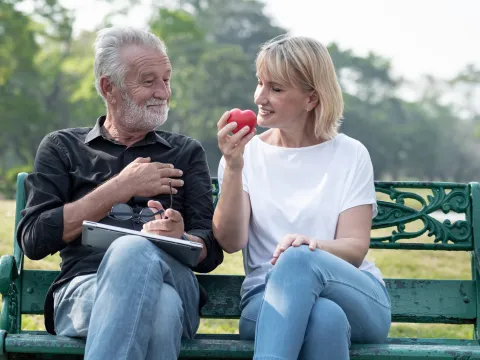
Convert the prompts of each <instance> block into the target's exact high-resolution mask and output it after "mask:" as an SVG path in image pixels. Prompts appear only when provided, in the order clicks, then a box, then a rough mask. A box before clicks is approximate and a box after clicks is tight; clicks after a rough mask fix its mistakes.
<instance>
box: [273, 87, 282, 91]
mask: <svg viewBox="0 0 480 360" xmlns="http://www.w3.org/2000/svg"><path fill="white" fill-rule="evenodd" d="M272 90H273V91H275V92H280V91H282V89H279V88H276V87H272Z"/></svg>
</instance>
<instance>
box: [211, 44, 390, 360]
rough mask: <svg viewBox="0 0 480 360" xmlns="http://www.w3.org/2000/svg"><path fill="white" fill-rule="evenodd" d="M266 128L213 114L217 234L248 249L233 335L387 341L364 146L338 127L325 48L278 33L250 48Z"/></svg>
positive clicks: (305, 350) (262, 347)
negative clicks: (372, 248) (372, 258)
mask: <svg viewBox="0 0 480 360" xmlns="http://www.w3.org/2000/svg"><path fill="white" fill-rule="evenodd" d="M256 68H257V77H258V86H257V89H256V91H255V103H256V104H257V105H258V115H257V121H258V124H259V126H261V127H264V128H268V130H267V131H265V132H264V133H262V134H261V135H256V133H255V130H253V131H251V130H252V129H248V128H242V129H241V130H240V131H239V132H237V133H236V134H234V135H229V133H230V132H231V131H232V130H233V129H235V128H236V126H237V124H235V123H230V124H227V119H228V115H229V113H228V112H226V113H225V114H224V115H223V116H222V118H221V119H220V121H219V122H218V130H219V132H218V144H219V148H220V150H221V152H222V154H223V157H222V159H221V161H220V165H219V170H218V177H219V182H220V191H221V195H220V198H219V202H218V204H217V207H216V210H215V214H214V219H213V223H214V234H215V237H216V238H217V240H218V242H219V243H220V245H221V246H222V247H223V249H224V250H225V251H226V252H228V253H234V252H236V251H239V250H243V257H244V267H245V273H246V279H245V281H244V283H243V285H242V293H241V296H242V301H241V309H242V316H241V319H240V335H241V337H242V338H243V339H255V359H297V358H299V359H348V358H349V347H350V344H351V342H361V343H380V342H384V341H385V339H386V337H387V334H388V331H389V328H390V323H391V310H390V299H389V296H388V293H387V291H386V289H385V286H384V282H383V280H382V275H381V272H380V270H379V269H378V268H377V267H376V266H375V265H374V264H373V263H369V262H368V261H366V260H365V256H366V254H367V252H368V249H369V242H370V228H371V223H372V218H373V217H375V215H376V213H377V206H376V198H375V187H374V182H373V179H374V177H373V168H372V163H371V160H370V156H369V153H368V151H367V149H366V148H365V147H364V146H363V145H362V144H361V143H360V142H359V141H357V140H355V139H352V138H351V137H348V136H346V135H344V134H339V133H338V127H339V125H340V119H341V118H342V112H343V100H342V94H341V90H340V87H339V84H338V82H337V78H336V75H335V69H334V66H333V63H332V60H331V58H330V55H329V54H328V51H327V49H326V48H325V47H324V46H322V44H320V43H319V42H317V41H316V40H313V39H309V38H305V37H290V36H282V37H280V38H276V39H273V40H271V41H270V42H268V43H267V44H265V45H264V46H263V47H262V49H261V51H260V52H259V54H258V57H257V60H256Z"/></svg>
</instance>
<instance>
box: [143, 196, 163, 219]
mask: <svg viewBox="0 0 480 360" xmlns="http://www.w3.org/2000/svg"><path fill="white" fill-rule="evenodd" d="M147 206H148V207H149V208H152V209H156V210H157V211H159V210H161V211H162V213H161V214H157V215H155V219H156V220H161V219H163V214H164V213H165V210H164V209H163V205H162V203H161V202H160V201H156V200H149V201H148V203H147Z"/></svg>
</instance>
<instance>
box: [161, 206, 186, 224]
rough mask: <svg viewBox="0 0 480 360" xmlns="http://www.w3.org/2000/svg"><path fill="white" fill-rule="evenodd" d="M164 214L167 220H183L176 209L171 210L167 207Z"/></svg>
mask: <svg viewBox="0 0 480 360" xmlns="http://www.w3.org/2000/svg"><path fill="white" fill-rule="evenodd" d="M165 216H166V217H167V218H168V219H169V220H172V221H173V222H176V223H178V222H180V221H182V220H183V217H182V214H180V212H178V211H177V210H173V209H167V210H166V211H165Z"/></svg>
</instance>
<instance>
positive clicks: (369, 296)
mask: <svg viewBox="0 0 480 360" xmlns="http://www.w3.org/2000/svg"><path fill="white" fill-rule="evenodd" d="M329 282H332V283H337V284H341V285H345V286H348V287H349V288H351V289H353V290H356V291H358V292H359V293H361V294H363V295H365V296H366V297H368V298H369V299H370V300H373V301H374V302H376V303H377V304H378V305H380V306H383V307H384V308H386V309H391V305H385V304H382V303H381V302H380V301H379V300H378V299H375V298H374V297H373V296H371V295H370V294H367V293H366V292H364V291H362V290H360V289H359V288H357V287H355V286H353V285H351V284H349V283H346V282H343V281H339V280H327V283H329Z"/></svg>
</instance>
